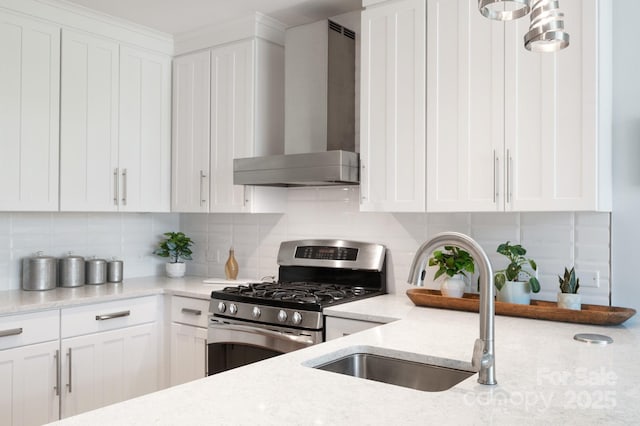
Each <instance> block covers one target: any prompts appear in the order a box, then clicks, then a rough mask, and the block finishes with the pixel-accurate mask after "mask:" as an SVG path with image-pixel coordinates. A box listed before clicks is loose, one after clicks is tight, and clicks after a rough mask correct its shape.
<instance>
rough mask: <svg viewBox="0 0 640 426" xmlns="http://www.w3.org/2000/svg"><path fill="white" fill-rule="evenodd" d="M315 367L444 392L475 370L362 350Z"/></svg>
mask: <svg viewBox="0 0 640 426" xmlns="http://www.w3.org/2000/svg"><path fill="white" fill-rule="evenodd" d="M312 367H313V368H317V369H319V370H324V371H331V372H333V373H340V374H345V375H348V376H353V377H359V378H362V379H368V380H375V381H377V382H383V383H388V384H392V385H397V386H404V387H406V388H411V389H417V390H421V391H427V392H440V391H444V390H447V389H450V388H451V387H453V386H455V385H457V384H458V383H460V382H461V381H463V380H464V379H466V378H468V377H471V376H472V375H474V374H475V372H474V371H470V370H462V369H457V368H451V367H443V366H439V365H433V364H428V363H423V362H417V361H411V360H406V359H400V358H394V357H389V356H384V355H378V354H373V353H366V352H358V353H353V354H349V355H345V356H342V357H340V358H337V359H334V360H332V361H329V362H326V363H324V364H320V365H315V366H313V365H312Z"/></svg>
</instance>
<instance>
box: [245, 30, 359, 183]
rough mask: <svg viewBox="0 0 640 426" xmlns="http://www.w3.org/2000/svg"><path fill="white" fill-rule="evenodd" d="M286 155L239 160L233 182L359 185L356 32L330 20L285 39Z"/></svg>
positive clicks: (289, 34)
mask: <svg viewBox="0 0 640 426" xmlns="http://www.w3.org/2000/svg"><path fill="white" fill-rule="evenodd" d="M284 152H285V153H284V154H282V155H270V156H262V157H252V158H236V159H234V160H233V183H234V184H236V185H263V186H327V185H357V184H359V182H360V179H359V172H360V164H359V155H358V153H357V152H355V32H353V31H351V30H349V29H347V28H344V27H342V26H341V25H339V24H336V23H335V22H333V21H330V20H323V21H319V22H314V23H312V24H307V25H301V26H298V27H294V28H290V29H288V30H287V31H286V39H285V141H284Z"/></svg>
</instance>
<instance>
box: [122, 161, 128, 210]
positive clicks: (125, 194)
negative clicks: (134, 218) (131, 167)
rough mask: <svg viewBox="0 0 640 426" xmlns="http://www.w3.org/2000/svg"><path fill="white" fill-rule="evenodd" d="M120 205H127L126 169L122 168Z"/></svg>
mask: <svg viewBox="0 0 640 426" xmlns="http://www.w3.org/2000/svg"><path fill="white" fill-rule="evenodd" d="M122 205H123V206H126V205H127V169H122Z"/></svg>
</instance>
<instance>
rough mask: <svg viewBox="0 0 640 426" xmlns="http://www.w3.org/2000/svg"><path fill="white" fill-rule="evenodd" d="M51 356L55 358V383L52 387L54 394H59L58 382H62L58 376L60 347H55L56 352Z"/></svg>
mask: <svg viewBox="0 0 640 426" xmlns="http://www.w3.org/2000/svg"><path fill="white" fill-rule="evenodd" d="M53 358H54V359H55V360H56V385H55V386H54V387H53V389H54V390H55V391H56V396H60V384H61V382H62V378H61V377H60V362H61V361H60V349H56V354H55V355H54V356H53Z"/></svg>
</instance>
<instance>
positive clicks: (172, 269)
mask: <svg viewBox="0 0 640 426" xmlns="http://www.w3.org/2000/svg"><path fill="white" fill-rule="evenodd" d="M165 270H166V271H167V276H168V277H169V278H182V277H184V273H185V271H186V270H187V264H186V263H184V262H178V263H165Z"/></svg>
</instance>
